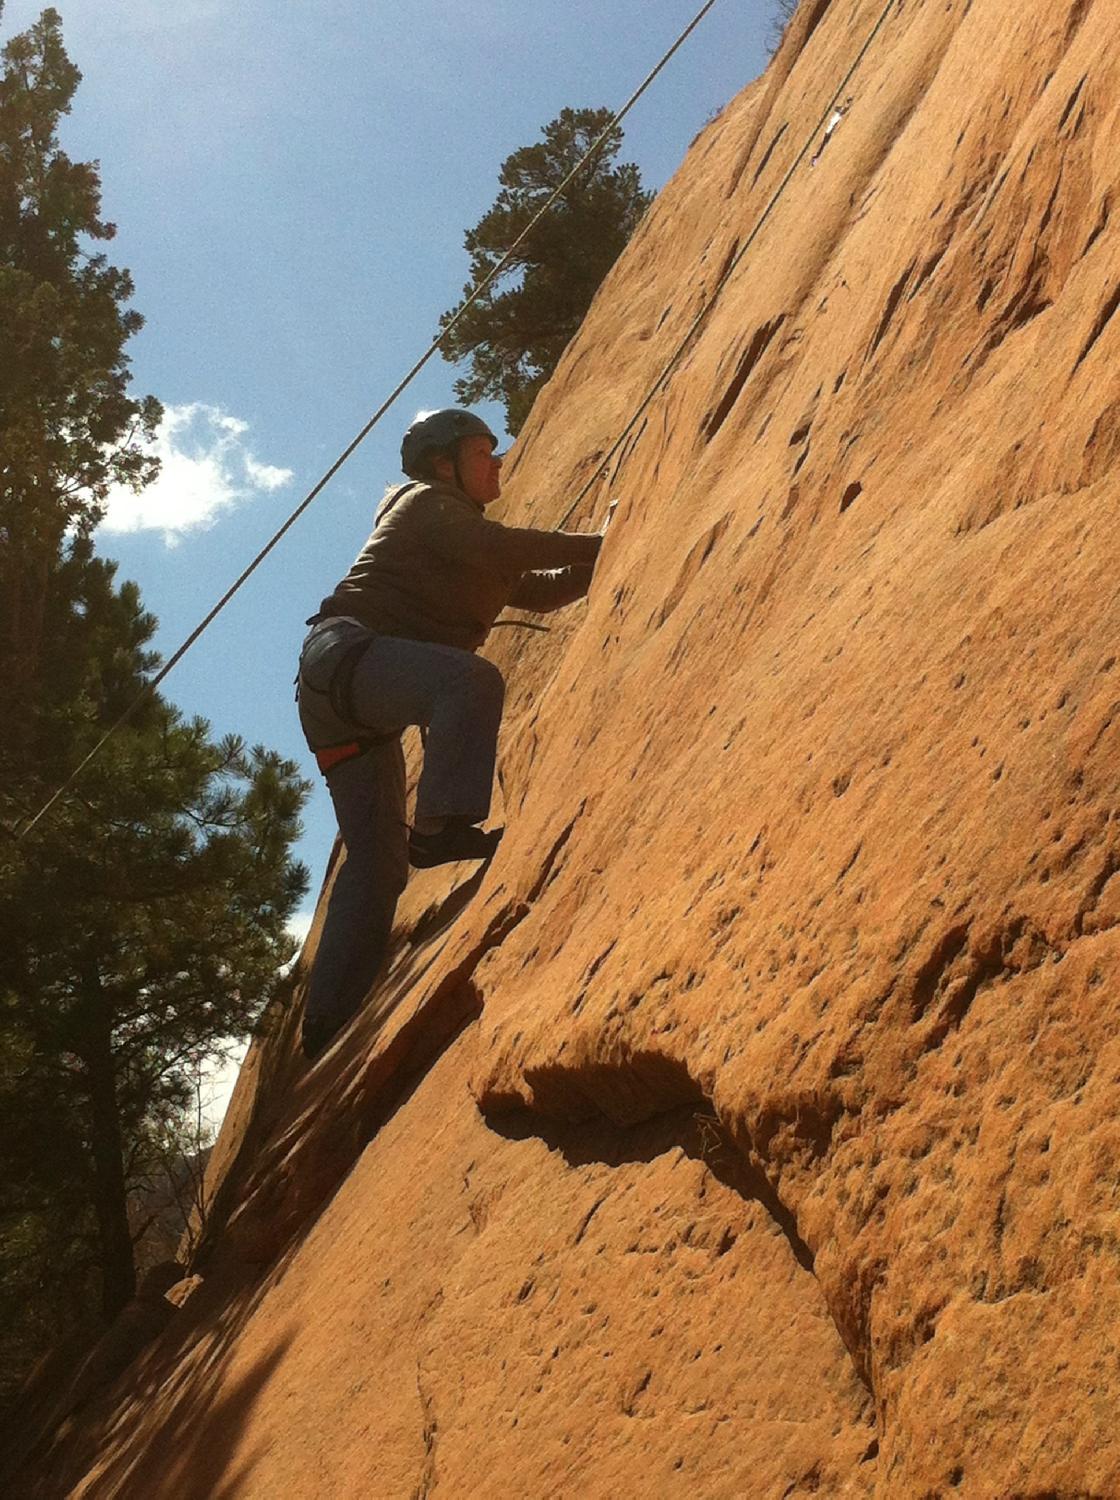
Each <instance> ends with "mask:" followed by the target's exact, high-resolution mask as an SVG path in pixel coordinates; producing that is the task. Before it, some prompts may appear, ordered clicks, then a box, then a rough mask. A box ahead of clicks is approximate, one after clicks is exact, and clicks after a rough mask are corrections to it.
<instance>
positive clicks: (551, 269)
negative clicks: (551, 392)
mask: <svg viewBox="0 0 1120 1500" xmlns="http://www.w3.org/2000/svg"><path fill="white" fill-rule="evenodd" d="M610 119H611V111H610V110H609V109H565V110H562V111H561V112H560V114H559V115H558V116H557V117H556V119H555V120H552V121H551V122H550V123H549V124H548V125H546V126H545V127H544V140H543V142H540V143H538V144H536V145H532V146H523V147H521V149H520V150H518V151H515V152H514V153H513V154H512V155H511V156H508V157H507V158H506V160H505V161H504V162H503V163H502V167H501V171H500V173H499V179H498V180H499V182H500V184H501V191H500V192H499V194H498V196H497V198H496V199H495V201H494V203H493V205H492V206H491V207H490V209H489V210H488V211H487V212H486V213H485V214H484V215H483V217H482V218H481V219H480V220H479V222H478V223H477V224H476V225H475V226H474V228H473V229H470V230H468V231H467V234H466V236H465V240H464V243H465V245H466V248H467V250H468V252H469V253H470V257H471V263H470V276H471V279H470V281H469V282H468V284H467V286H466V287H465V288H464V295H465V294H466V293H468V292H469V291H470V289H471V287H472V286H474V285H476V284H477V283H478V282H479V281H481V280H482V278H483V277H484V276H486V275H488V274H489V272H490V271H492V270H493V269H494V267H495V266H496V265H497V264H498V262H499V261H500V260H501V259H502V256H503V255H504V254H505V252H506V251H507V250H508V249H509V247H510V245H512V244H513V242H514V240H516V238H517V237H518V235H519V234H520V233H521V232H522V230H523V229H524V228H525V226H526V225H527V224H528V223H529V222H530V220H531V219H532V217H533V215H534V214H535V213H536V212H537V211H538V209H539V208H540V207H541V206H542V204H543V203H544V202H545V201H546V200H547V199H548V198H549V197H550V195H551V194H552V193H553V192H554V191H555V190H556V188H558V187H559V186H560V184H561V183H562V182H563V181H564V179H565V177H567V175H568V173H569V172H570V171H571V170H572V168H573V167H574V166H575V165H576V163H577V162H578V161H579V160H580V158H581V157H582V156H583V154H584V152H585V151H586V150H587V149H588V147H589V146H590V145H591V144H592V142H593V141H595V140H596V139H597V137H598V136H599V135H601V134H602V132H603V130H604V129H605V127H606V126H607V124H608V123H609V121H610ZM621 145H622V131H621V129H620V128H619V127H617V126H616V127H615V129H614V130H612V131H611V133H610V134H609V135H608V136H607V138H606V140H605V141H604V143H603V145H602V147H601V148H600V150H599V151H598V153H597V154H596V155H595V156H594V157H593V158H592V160H591V161H590V162H589V163H588V165H587V166H586V167H585V168H584V170H583V171H582V172H581V173H580V175H579V176H578V177H577V178H576V179H575V181H574V182H573V183H572V184H571V186H570V187H569V188H568V189H567V190H566V192H565V193H564V196H563V197H562V198H561V199H560V201H559V202H558V203H557V204H555V205H554V207H553V208H552V210H551V211H550V212H549V213H548V214H546V216H545V217H544V218H543V219H542V220H541V222H540V224H538V225H537V227H536V229H534V231H533V232H532V234H531V235H530V236H529V237H528V239H527V240H526V242H525V244H524V245H522V247H521V249H520V250H519V251H518V252H517V255H516V256H515V257H514V259H513V260H512V261H511V262H510V265H509V266H508V267H507V269H506V270H505V271H503V272H502V274H501V276H499V277H498V278H497V280H496V281H495V282H494V283H493V284H492V285H491V286H490V287H489V288H488V290H487V291H486V292H485V293H484V294H483V296H482V297H481V298H480V299H479V301H478V302H476V303H475V305H474V306H473V307H472V308H471V309H470V311H469V312H468V313H467V314H466V315H465V317H464V318H463V320H462V321H461V322H460V323H459V324H458V325H457V326H456V327H455V328H454V329H453V330H452V331H451V332H450V333H448V334H447V336H446V339H445V341H444V344H443V346H442V353H443V355H444V358H445V359H448V360H450V361H451V362H452V363H459V362H460V361H463V360H469V362H470V363H469V369H468V372H467V374H465V375H464V376H462V377H461V378H460V379H459V380H457V381H456V382H455V392H456V394H457V396H458V397H459V399H460V400H461V401H463V402H465V403H467V404H470V403H471V402H474V401H479V400H487V399H489V400H495V401H502V402H504V404H505V408H506V425H507V427H508V428H509V430H510V432H511V433H517V432H519V431H520V430H521V426H522V424H523V423H524V421H525V418H526V417H527V416H528V414H529V409H530V407H531V406H532V404H533V401H534V399H535V398H536V395H537V392H538V391H539V390H540V388H541V386H542V385H543V384H544V383H545V381H546V380H547V379H548V377H549V376H550V375H551V374H552V371H553V370H554V369H555V368H556V364H557V362H558V360H559V358H560V356H561V354H562V353H563V352H564V349H565V347H566V346H567V344H568V342H569V341H570V340H571V338H572V336H573V335H574V334H575V332H576V330H577V329H578V328H579V325H580V323H581V322H582V321H583V318H584V315H585V313H586V312H587V309H588V307H589V306H590V305H591V299H592V297H594V295H595V292H596V291H597V289H598V287H599V284H600V282H601V281H602V280H603V277H604V276H605V275H606V274H607V272H608V271H609V270H610V268H611V266H612V265H613V264H614V262H615V261H616V260H617V259H618V256H619V254H620V253H621V251H622V249H623V247H624V246H625V245H626V242H627V241H628V240H629V238H630V236H631V235H632V234H633V232H634V230H635V229H636V228H637V225H638V221H639V220H640V219H641V217H642V215H643V214H644V213H645V210H646V208H647V207H648V205H649V202H650V198H651V194H649V193H647V192H645V191H644V190H643V188H642V184H641V174H640V173H639V171H638V168H637V167H636V166H634V165H632V164H630V163H624V164H623V165H621V166H613V165H612V162H613V160H614V158H615V157H616V156H617V154H618V151H619V149H620V147H621ZM453 316H454V309H452V310H450V311H448V312H446V313H444V315H443V317H442V318H441V319H440V326H441V327H442V328H446V327H447V325H448V324H449V323H450V321H451V319H452V317H453Z"/></svg>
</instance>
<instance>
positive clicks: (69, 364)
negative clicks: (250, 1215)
mask: <svg viewBox="0 0 1120 1500" xmlns="http://www.w3.org/2000/svg"><path fill="white" fill-rule="evenodd" d="M0 63H2V67H0V326H2V327H3V329H4V334H5V340H6V347H5V357H4V358H3V359H0V822H2V823H3V825H4V827H3V828H2V829H0V932H2V933H3V942H2V943H0V1140H2V1141H3V1156H4V1171H3V1173H2V1174H0V1393H7V1392H10V1390H11V1389H12V1386H13V1385H14V1384H15V1382H16V1381H17V1379H18V1377H19V1375H20V1374H21V1373H22V1372H23V1371H24V1370H25V1369H26V1368H27V1366H28V1364H29V1363H30V1362H31V1361H32V1360H33V1359H34V1358H35V1357H36V1356H37V1355H38V1354H41V1353H42V1352H43V1351H44V1349H45V1348H46V1347H47V1346H48V1345H49V1344H50V1343H51V1342H53V1341H54V1340H55V1339H57V1338H58V1337H60V1336H62V1335H68V1334H74V1333H80V1332H82V1331H83V1330H89V1329H91V1328H92V1327H93V1326H94V1325H95V1324H96V1323H97V1321H98V1319H99V1317H111V1316H112V1315H113V1314H114V1313H115V1312H116V1311H117V1310H118V1309H119V1308H120V1307H121V1306H122V1304H123V1303H124V1302H126V1301H127V1299H128V1297H129V1296H130V1294H131V1292H132V1289H133V1286H134V1281H135V1250H136V1247H135V1245H134V1227H133V1225H132V1224H130V1216H129V1199H130V1194H131V1192H132V1189H133V1185H134V1184H136V1183H137V1182H138V1181H141V1180H143V1179H144V1178H145V1177H147V1176H148V1175H149V1172H150V1169H151V1167H152V1159H151V1158H152V1153H153V1150H155V1149H157V1148H158V1145H159V1143H158V1141H157V1140H156V1137H157V1136H158V1135H160V1134H162V1133H164V1131H165V1127H166V1125H167V1122H168V1121H169V1120H170V1121H172V1122H173V1121H174V1120H175V1118H176V1117H177V1115H178V1114H180V1113H181V1112H182V1110H183V1108H184V1106H185V1105H187V1104H188V1103H189V1102H190V1101H191V1098H192V1096H193V1092H194V1082H195V1078H196V1076H197V1070H198V1067H199V1065H200V1064H201V1063H202V1062H204V1061H205V1059H206V1058H207V1057H208V1056H212V1055H213V1054H214V1053H215V1051H216V1050H219V1049H220V1047H221V1045H222V1044H224V1043H226V1042H228V1041H229V1040H231V1039H234V1038H238V1037H243V1036H245V1035H246V1034H247V1032H248V1031H249V1030H250V1028H251V1027H252V1026H253V1024H254V1021H255V1018H256V1017H257V1015H258V1014H259V1012H260V1009H261V1007H262V1005H263V1004H264V1003H265V1001H266V999H267V998H268V996H269V994H270V991H271V989H272V987H273V985H274V983H275V980H276V976H277V971H278V969H279V968H280V966H281V965H282V964H283V963H284V962H285V961H286V960H287V959H288V958H290V956H291V954H292V950H293V944H292V942H291V940H290V938H289V937H288V936H287V934H286V922H287V919H288V918H289V917H290V916H291V914H292V912H293V910H294V909H295V907H296V905H297V904H298V902H299V900H300V898H301V896H302V894H303V892H304V890H305V889H306V884H307V877H306V872H305V871H304V869H303V868H302V867H301V866H300V865H298V864H297V863H295V862H294V861H293V860H292V858H291V856H290V849H291V844H292V841H293V839H294V838H295V836H296V834H297V832H298V827H299V814H300V809H301V806H302V804H303V801H304V798H305V796H306V792H307V784H306V783H305V782H303V781H301V780H300V778H299V777H298V775H297V774H296V768H295V766H294V765H293V764H292V763H291V762H289V761H286V760H284V759H282V758H281V757H280V756H278V755H276V754H274V753H272V752H270V751H267V750H265V749H263V748H261V747H259V746H258V747H254V748H248V747H246V746H245V745H244V744H243V743H242V742H241V740H240V739H238V738H237V737H235V736H229V737H226V738H225V739H222V740H220V741H217V742H215V741H214V740H213V739H212V738H211V736H210V733H209V729H208V726H207V725H206V723H205V722H204V721H202V720H200V719H185V718H183V717H182V716H181V715H180V714H179V713H178V712H177V711H176V710H175V709H174V708H173V707H172V706H171V705H170V704H169V703H167V702H166V701H165V700H164V699H163V698H162V697H160V696H158V695H154V694H153V695H151V696H150V697H149V698H148V699H147V700H146V701H145V702H144V704H143V706H142V707H141V708H139V709H138V710H137V711H136V712H135V713H134V714H133V716H132V717H131V719H130V721H129V723H128V725H127V727H126V728H124V729H123V730H121V731H120V732H119V733H118V734H117V735H116V736H115V737H114V738H113V739H112V740H111V741H110V742H109V744H108V745H107V746H106V748H105V749H104V750H103V751H102V753H101V754H100V755H99V756H98V758H97V759H96V760H95V761H93V762H92V763H91V765H90V766H89V768H88V769H87V770H86V771H85V772H84V773H83V776H82V778H81V780H80V781H79V782H78V783H77V784H76V786H75V787H74V788H73V789H72V790H71V791H70V792H68V794H67V795H66V797H65V798H64V799H62V800H61V801H60V802H58V803H57V804H56V805H55V807H54V808H53V810H52V811H51V813H50V814H49V816H48V817H47V818H45V819H43V820H42V821H41V822H40V823H38V824H37V825H36V826H35V828H34V829H33V830H32V831H30V832H29V833H27V834H26V835H25V836H24V837H23V838H22V839H17V838H14V837H12V836H11V834H10V832H9V831H8V830H9V827H10V825H12V824H19V823H22V821H23V819H24V818H26V816H27V815H28V814H29V813H31V812H32V811H34V810H36V809H37V808H38V807H39V806H40V805H41V804H42V802H43V801H44V800H45V798H46V797H47V796H48V795H49V793H50V792H52V791H53V790H54V788H55V787H56V786H58V785H59V784H60V783H61V782H62V781H63V780H64V779H65V776H66V775H67V773H68V772H69V771H71V770H72V769H73V767H74V766H75V765H77V764H78V763H79V762H80V761H81V759H82V758H83V756H84V755H85V753H86V752H87V751H88V750H89V749H90V748H91V746H92V745H93V744H94V743H96V741H97V740H98V739H99V738H100V736H101V734H102V733H103V731H104V730H105V728H106V727H107V726H108V725H109V724H111V723H113V722H115V721H116V720H117V719H118V718H119V716H120V715H121V713H122V711H123V710H124V709H125V708H126V707H127V706H129V705H130V704H131V703H132V702H133V700H134V699H135V696H136V694H137V692H138V690H139V688H140V686H141V684H142V682H143V681H144V679H145V676H146V675H147V674H148V673H149V672H150V671H151V670H152V669H153V668H154V667H155V666H156V665H157V663H158V658H157V657H156V656H155V654H154V653H153V652H152V650H151V647H150V642H151V638H152V635H153V633H154V630H155V624H156V622H155V620H154V619H153V617H152V616H151V615H150V614H148V613H147V612H146V611H145V610H144V608H143V606H142V603H141V600H140V595H139V591H138V590H137V588H136V586H135V585H134V584H131V583H123V584H118V582H117V581H116V577H115V565H114V564H112V563H110V562H107V561H104V560H102V559H99V558H97V557H96V556H95V555H94V549H93V543H92V539H91V534H92V531H93V527H94V526H95V524H96V522H97V520H98V518H99V516H100V514H101V512H102V508H103V504H104V500H105V498H106V495H107V493H108V490H109V488H110V486H112V485H113V484H116V483H127V484H131V485H133V486H134V487H136V488H141V487H142V486H143V485H144V484H145V483H147V482H149V481H150V480H151V478H152V477H154V474H155V471H156V465H155V463H154V461H153V460H152V459H151V458H150V456H149V454H148V451H147V448H146V443H147V441H148V439H150V437H151V436H152V434H153V431H154V428H155V425H156V423H157V421H158V419H159V416H160V408H159V405H158V403H157V402H155V401H154V400H153V399H151V398H143V399H136V398H134V397H132V396H131V395H130V394H129V390H128V360H127V358H126V356H125V354H124V348H125V344H126V342H127V340H128V338H129V336H130V335H131V334H132V333H133V332H135V331H136V329H137V328H138V327H139V326H140V318H139V315H138V314H137V313H136V312H134V311H133V310H131V309H130V308H129V307H128V301H129V299H130V297H131V295H132V283H131V280H130V278H129V276H128V273H127V272H125V271H121V270H118V269H116V268H114V267H113V266H111V265H109V264H108V262H107V261H106V259H105V257H104V256H103V255H101V254H99V253H94V251H93V250H92V249H91V245H92V244H96V242H97V241H99V240H106V239H109V238H111V236H112V233H113V229H112V226H111V225H109V224H106V223H104V222H103V221H102V220H101V218H100V201H99V199H100V188H99V181H98V174H97V170H96V166H95V165H94V164H92V163H74V162H71V161H70V160H69V158H68V157H67V156H66V155H65V153H63V152H62V151H61V150H60V148H59V145H58V139H57V128H58V123H59V120H60V118H61V117H62V116H63V115H64V114H65V113H66V111H67V110H68V109H69V107H70V101H71V99H72V97H73V94H74V90H75V88H76V87H77V83H78V79H79V74H78V72H77V69H76V68H75V67H74V66H73V64H72V63H71V62H70V60H69V58H68V57H67V55H66V52H65V49H64V47H63V44H62V37H61V29H60V22H59V18H58V14H57V12H55V11H53V10H47V11H45V12H44V13H43V15H42V17H41V18H40V20H39V21H38V22H37V23H36V25H34V26H33V27H32V28H31V29H30V30H29V31H27V32H26V33H24V34H23V35H21V36H17V37H15V38H13V39H12V40H11V41H10V42H8V44H7V45H6V46H5V47H4V49H3V52H2V54H0Z"/></svg>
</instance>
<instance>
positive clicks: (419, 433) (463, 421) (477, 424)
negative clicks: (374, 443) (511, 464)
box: [401, 406, 498, 479]
mask: <svg viewBox="0 0 1120 1500" xmlns="http://www.w3.org/2000/svg"><path fill="white" fill-rule="evenodd" d="M465 437H485V438H489V439H490V447H491V448H496V447H497V446H498V439H497V438H496V437H495V436H494V434H493V433H492V432H491V431H490V429H489V427H487V425H486V423H485V422H484V421H483V420H482V418H481V417H476V416H475V414H474V412H473V411H463V410H462V409H461V408H460V407H457V406H448V407H445V408H444V410H443V411H423V412H419V413H418V414H417V416H416V417H415V418H414V419H413V423H412V426H411V427H410V428H409V429H408V431H407V432H406V433H405V435H404V441H403V442H402V443H401V468H402V469H403V470H404V472H405V473H406V474H407V475H408V477H409V478H410V479H428V478H429V477H430V475H429V473H428V460H429V459H431V458H432V457H434V456H435V455H436V454H437V453H447V454H448V455H449V456H454V449H455V444H456V443H457V442H458V441H459V439H460V438H465Z"/></svg>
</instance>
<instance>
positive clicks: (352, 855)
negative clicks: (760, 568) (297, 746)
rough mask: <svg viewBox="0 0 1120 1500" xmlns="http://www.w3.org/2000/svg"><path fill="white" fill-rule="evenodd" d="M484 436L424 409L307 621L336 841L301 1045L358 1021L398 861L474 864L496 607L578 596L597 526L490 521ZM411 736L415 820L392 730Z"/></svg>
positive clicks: (492, 724)
mask: <svg viewBox="0 0 1120 1500" xmlns="http://www.w3.org/2000/svg"><path fill="white" fill-rule="evenodd" d="M497 446H498V440H497V438H496V437H495V436H494V434H493V433H492V432H491V431H490V428H489V427H488V426H487V425H486V423H485V422H484V421H483V420H482V419H481V418H480V417H478V416H476V415H475V414H474V413H473V412H469V411H462V410H459V409H457V408H448V409H446V410H442V411H435V412H427V413H421V414H419V415H418V416H417V418H416V419H415V421H414V422H413V423H412V425H411V426H410V427H409V429H408V431H407V432H406V433H405V435H404V441H403V443H402V445H401V467H402V469H403V470H404V472H405V474H406V475H407V476H408V479H409V482H408V483H407V484H399V485H394V486H392V487H391V488H390V489H389V490H388V492H387V493H386V495H385V498H384V500H383V501H382V503H381V506H380V509H379V511H378V513H377V520H376V524H375V526H374V529H373V532H372V534H371V536H370V538H369V540H368V541H367V542H366V544H365V546H364V547H363V548H362V550H361V552H360V553H359V554H358V557H357V559H356V561H355V562H354V565H353V567H352V568H351V569H350V571H349V572H348V573H347V574H346V577H345V578H343V580H342V581H341V583H339V584H338V586H337V587H336V588H335V590H334V592H333V593H331V594H330V595H328V597H327V598H326V599H324V600H323V602H322V603H321V604H320V606H319V609H318V611H317V612H316V613H315V614H314V615H312V616H311V618H310V619H309V620H308V622H307V623H308V624H309V625H310V626H311V630H310V632H309V634H308V635H307V637H306V639H305V641H304V643H303V650H302V653H301V656H300V667H299V676H298V678H297V694H298V699H299V712H300V722H301V724H302V727H303V731H304V734H305V735H306V737H307V742H308V744H309V745H310V747H311V749H312V750H313V751H314V752H315V756H316V759H317V761H318V764H319V767H320V769H321V770H322V771H323V773H324V774H325V776H326V781H327V787H328V789H329V791H330V795H331V800H332V802H333V804H334V810H335V815H336V817H337V818H338V827H339V832H340V835H341V838H342V842H343V844H344V846H345V849H346V859H345V863H344V864H343V865H342V867H341V869H340V870H339V872H338V874H337V876H336V877H335V881H334V885H333V887H332V890H331V895H330V900H329V901H328V903H327V911H326V915H325V917H324V920H323V929H322V933H321V935H320V938H319V947H318V952H317V955H316V958H315V963H314V967H313V969H312V972H311V976H310V980H309V983H308V988H307V1003H306V1008H305V1012H304V1019H303V1032H302V1045H303V1051H304V1055H305V1056H306V1057H308V1058H313V1057H316V1056H318V1055H319V1053H320V1052H322V1051H323V1050H324V1049H325V1048H326V1046H327V1045H328V1043H329V1042H330V1040H331V1038H332V1037H333V1036H334V1035H335V1033H336V1032H337V1031H338V1030H339V1029H340V1027H342V1026H343V1025H344V1024H345V1023H346V1021H348V1020H349V1018H350V1017H351V1016H352V1015H353V1014H354V1012H355V1011H356V1010H357V1009H358V1007H359V1006H360V1005H361V1003H362V1001H363V1000H364V999H365V996H366V994H367V993H368V991H369V988H370V985H371V984H372V982H373V979H374V977H375V975H376V973H377V970H378V968H379V967H380V964H381V962H382V960H383V958H384V957H385V954H386V952H387V949H388V944H389V936H390V932H391V930H392V925H393V915H394V913H395V911H396V905H397V898H398V897H399V895H400V893H401V891H402V890H403V889H404V886H405V883H406V881H407V878H408V868H409V865H412V866H413V867H416V868H428V867H430V866H433V865H439V864H446V863H449V862H451V861H454V860H479V859H488V858H489V857H490V856H491V855H492V854H493V853H494V850H495V849H496V848H497V844H498V840H499V838H500V837H501V830H500V829H499V830H490V831H486V830H484V829H483V828H482V827H480V826H479V825H480V824H482V823H483V822H484V821H485V820H486V817H487V816H488V814H489V811H490V794H491V790H492V785H493V778H494V762H495V755H496V749H497V739H498V728H499V725H500V723H501V716H502V701H503V696H504V692H505V684H504V682H503V680H502V675H501V673H500V672H499V671H498V668H497V667H495V666H494V665H493V663H491V662H488V661H486V660H485V659H484V658H482V657H480V656H477V655H475V653H476V651H477V650H478V648H479V647H480V646H481V645H482V644H483V642H484V641H485V640H486V637H487V635H488V634H489V631H490V627H491V626H492V625H493V623H494V621H495V619H496V618H497V616H498V614H499V613H500V611H501V610H502V609H503V608H505V606H506V605H512V606H514V607H515V608H518V609H526V610H533V611H548V610H554V609H559V608H561V607H562V606H563V605H565V604H570V603H572V602H573V601H574V600H576V599H579V598H582V597H583V595H584V594H586V593H587V590H588V588H589V586H590V583H591V574H592V570H593V568H594V565H595V559H596V557H597V555H598V552H599V547H600V544H601V542H602V537H601V536H599V535H597V534H585V533H577V532H564V531H535V530H530V529H528V528H525V527H516V526H503V525H500V524H499V523H498V522H496V521H488V520H487V519H486V517H485V515H484V511H485V509H486V507H487V505H489V504H490V503H491V501H493V500H496V499H497V498H498V496H499V494H500V493H501V469H502V460H501V457H500V456H499V454H498V453H497V452H495V449H496V448H497ZM407 725H419V726H420V728H421V729H422V730H423V731H424V732H425V748H424V765H423V770H422V772H421V775H420V780H419V784H418V786H417V790H416V810H415V816H414V820H413V824H412V828H411V830H409V827H408V824H407V815H406V810H405V767H404V753H403V751H402V748H401V734H402V732H403V730H404V729H405V727H406V726H407Z"/></svg>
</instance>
